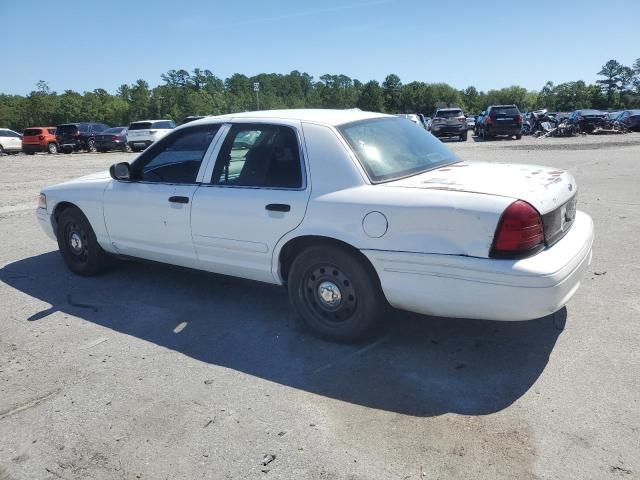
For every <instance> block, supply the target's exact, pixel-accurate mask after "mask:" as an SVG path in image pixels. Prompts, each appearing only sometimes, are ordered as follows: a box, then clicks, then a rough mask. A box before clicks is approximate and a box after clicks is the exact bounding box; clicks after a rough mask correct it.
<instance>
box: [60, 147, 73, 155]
mask: <svg viewBox="0 0 640 480" xmlns="http://www.w3.org/2000/svg"><path fill="white" fill-rule="evenodd" d="M71 152H73V148H71V147H64V148H63V149H62V153H66V154H69V153H71Z"/></svg>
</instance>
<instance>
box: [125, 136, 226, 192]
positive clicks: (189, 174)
mask: <svg viewBox="0 0 640 480" xmlns="http://www.w3.org/2000/svg"><path fill="white" fill-rule="evenodd" d="M219 128H220V126H219V125H206V126H202V127H197V128H191V129H186V130H182V131H179V132H176V133H175V134H173V135H170V136H168V137H166V138H165V139H164V140H162V141H161V142H159V143H158V144H157V145H155V146H154V147H152V148H151V149H150V150H149V151H148V152H147V154H143V155H142V156H141V157H140V158H139V159H138V160H137V161H136V162H134V164H133V165H132V170H133V172H134V176H135V177H136V179H138V180H141V181H144V182H157V183H178V184H190V183H195V181H196V177H197V175H198V170H199V169H200V164H201V163H202V159H203V158H204V154H205V153H206V151H207V149H208V148H209V144H210V143H211V140H213V137H214V136H215V134H216V133H217V131H218V129H219Z"/></svg>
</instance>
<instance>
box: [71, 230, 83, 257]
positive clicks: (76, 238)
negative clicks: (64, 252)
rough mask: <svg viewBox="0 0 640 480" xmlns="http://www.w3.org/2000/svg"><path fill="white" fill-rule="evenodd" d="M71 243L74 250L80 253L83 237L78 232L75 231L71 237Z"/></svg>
mask: <svg viewBox="0 0 640 480" xmlns="http://www.w3.org/2000/svg"><path fill="white" fill-rule="evenodd" d="M69 243H70V245H71V248H72V249H73V251H74V252H76V253H79V252H81V251H82V238H81V237H80V235H78V233H77V232H73V233H72V234H71V236H70V238H69Z"/></svg>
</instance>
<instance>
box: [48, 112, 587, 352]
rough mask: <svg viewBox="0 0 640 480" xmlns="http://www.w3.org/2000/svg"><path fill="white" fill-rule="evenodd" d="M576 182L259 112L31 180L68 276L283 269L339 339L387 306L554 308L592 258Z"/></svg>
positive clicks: (497, 313) (335, 120) (265, 278)
mask: <svg viewBox="0 0 640 480" xmlns="http://www.w3.org/2000/svg"><path fill="white" fill-rule="evenodd" d="M577 191H578V189H577V185H576V182H575V180H574V178H573V177H572V176H571V174H569V173H568V172H566V171H562V170H556V169H553V168H548V167H537V166H528V165H511V164H500V163H478V162H468V161H462V160H460V159H459V158H457V157H456V155H454V154H453V153H452V152H451V151H450V150H449V149H448V148H447V147H446V146H445V145H444V144H442V143H441V142H440V141H439V140H437V139H436V138H435V137H433V136H432V135H431V134H430V133H428V132H426V131H425V130H424V129H423V128H420V127H419V126H417V125H414V124H412V123H411V122H407V121H406V120H405V119H401V118H397V117H394V116H390V115H383V114H379V113H368V112H354V111H332V110H288V111H264V112H254V113H242V114H233V115H227V116H219V117H207V118H204V119H201V120H196V121H194V122H190V123H188V124H186V125H183V126H181V127H179V128H177V129H175V130H173V131H172V132H171V133H169V134H168V135H167V136H165V137H163V138H162V139H160V140H158V141H157V142H155V143H154V144H152V145H151V146H150V147H149V148H148V149H147V150H146V151H145V152H144V153H142V154H141V155H139V156H138V157H137V158H136V159H135V161H133V163H131V164H129V163H118V164H115V165H113V166H112V167H111V169H110V171H109V172H104V173H97V174H94V175H89V176H87V177H83V178H80V179H77V180H73V181H70V182H67V183H63V184H60V185H55V186H51V187H48V188H45V189H44V190H43V191H42V194H41V196H40V201H39V208H38V209H37V218H38V219H39V222H40V224H41V225H42V227H43V228H44V230H45V232H46V233H47V234H48V235H49V236H50V237H51V238H52V239H55V240H56V241H57V243H58V246H59V249H60V252H61V254H62V258H63V259H64V261H65V262H66V264H67V266H68V267H69V268H70V269H71V270H72V271H73V272H75V273H76V274H78V275H93V274H97V273H99V272H101V271H102V270H103V269H104V268H105V267H106V266H107V265H108V264H109V263H110V259H111V258H112V257H114V256H116V257H117V256H124V257H137V258H141V259H147V260H152V261H158V262H164V263H168V264H175V265H180V266H184V267H190V268H196V269H201V270H207V271H210V272H215V273H219V274H225V275H233V276H238V277H243V278H248V279H252V280H257V281H262V282H269V283H273V284H278V285H283V286H286V287H287V288H288V291H289V295H290V299H291V302H292V304H293V307H294V309H295V310H296V311H297V313H298V316H299V318H300V321H301V323H302V324H303V325H304V326H306V327H307V328H309V329H310V330H311V331H313V332H315V333H316V334H318V335H320V336H323V337H325V338H328V339H331V340H336V341H352V340H355V339H357V338H360V337H362V336H364V335H365V334H366V333H367V332H369V331H370V329H371V328H372V327H373V326H374V325H375V324H376V323H377V322H378V321H379V320H380V319H381V317H383V316H384V312H385V311H386V308H385V307H387V306H388V305H391V306H393V307H397V308H400V309H405V310H410V311H413V312H418V313H422V314H427V315H438V316H445V317H461V318H478V319H492V320H507V321H508V320H528V319H533V318H538V317H541V316H545V315H548V314H551V313H554V312H556V311H557V310H559V309H560V308H562V307H563V306H564V305H565V304H566V303H567V302H568V300H569V299H570V298H571V296H572V295H573V294H574V293H575V292H576V290H577V289H578V287H579V285H580V281H581V279H582V277H583V275H584V272H585V270H586V269H587V267H588V265H589V264H590V262H591V248H592V243H593V235H594V233H593V224H592V221H591V218H590V217H589V216H588V215H586V214H585V213H582V212H580V211H577V210H576V199H577Z"/></svg>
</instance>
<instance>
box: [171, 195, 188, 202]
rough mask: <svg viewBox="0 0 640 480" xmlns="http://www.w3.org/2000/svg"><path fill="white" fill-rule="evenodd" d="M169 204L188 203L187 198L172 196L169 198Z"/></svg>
mask: <svg viewBox="0 0 640 480" xmlns="http://www.w3.org/2000/svg"><path fill="white" fill-rule="evenodd" d="M169 201H170V202H171V203H189V197H180V196H174V197H169Z"/></svg>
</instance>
